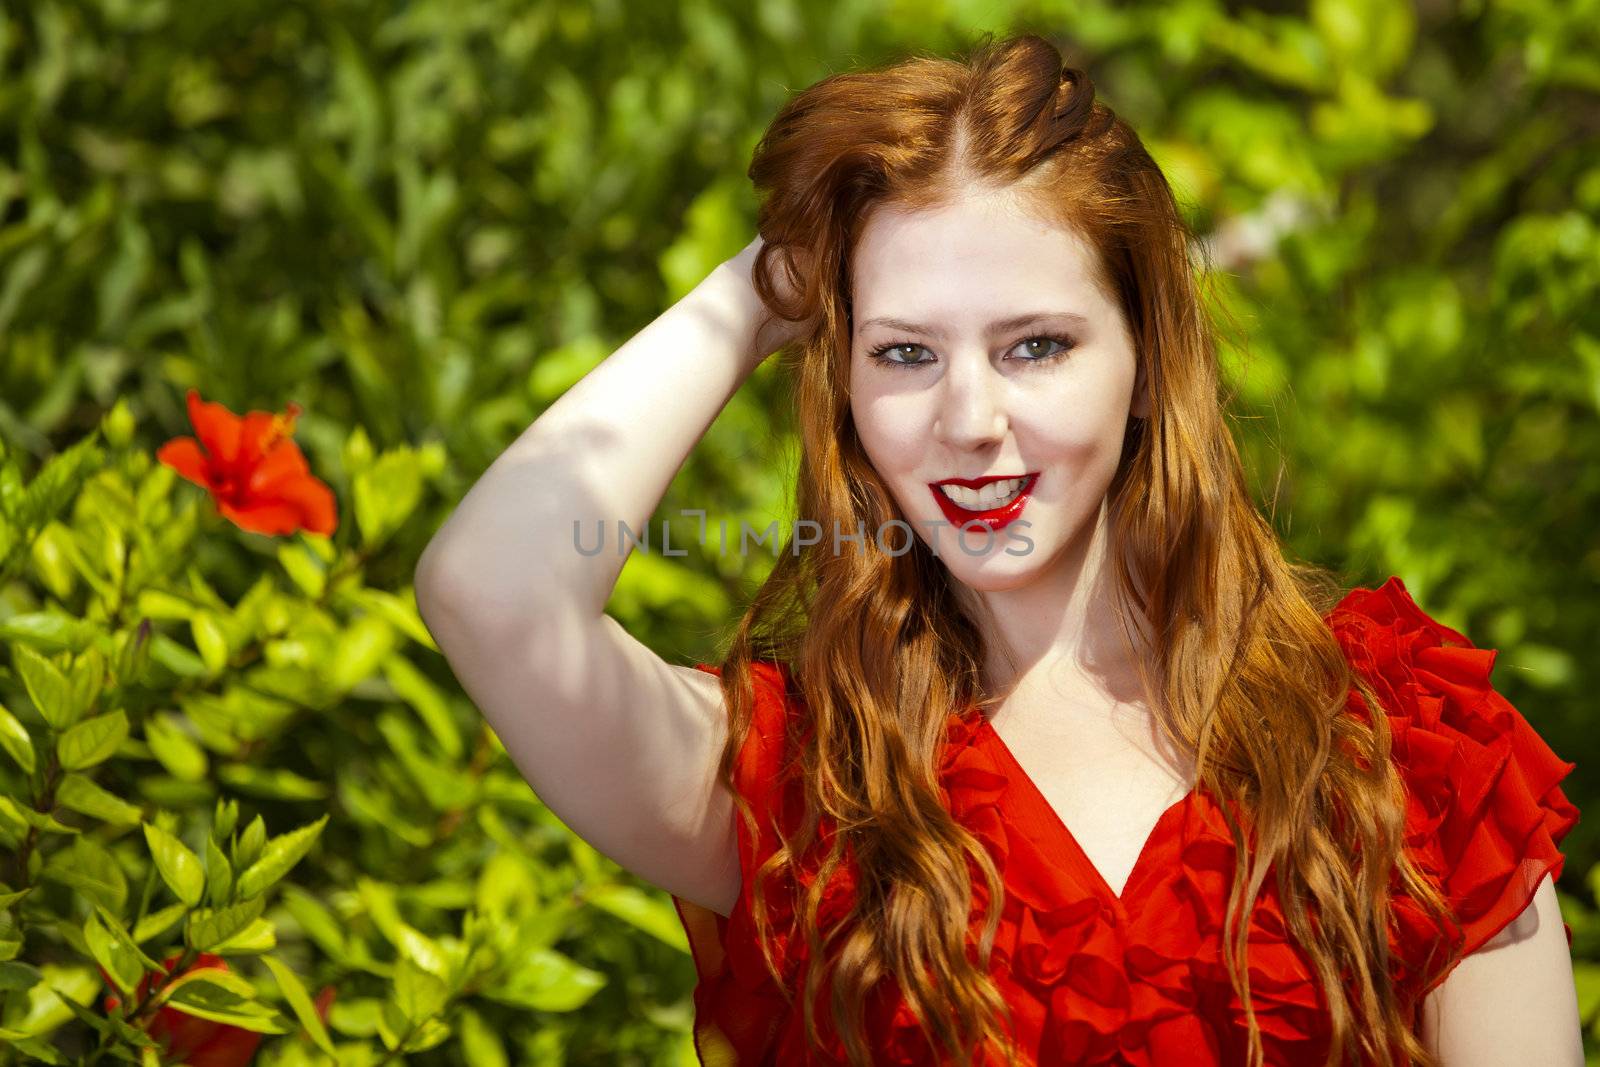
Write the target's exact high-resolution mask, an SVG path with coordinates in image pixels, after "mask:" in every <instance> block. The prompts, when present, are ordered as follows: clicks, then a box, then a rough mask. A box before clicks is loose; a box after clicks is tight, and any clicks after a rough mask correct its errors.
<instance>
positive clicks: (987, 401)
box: [933, 356, 1009, 452]
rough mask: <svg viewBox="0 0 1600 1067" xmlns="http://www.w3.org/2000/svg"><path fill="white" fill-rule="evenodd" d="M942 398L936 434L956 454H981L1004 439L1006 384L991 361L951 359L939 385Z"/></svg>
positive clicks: (936, 423) (937, 415)
mask: <svg viewBox="0 0 1600 1067" xmlns="http://www.w3.org/2000/svg"><path fill="white" fill-rule="evenodd" d="M939 388H940V389H941V390H943V394H942V395H941V396H940V398H939V407H938V411H937V413H936V414H935V417H934V426H933V432H934V436H936V437H938V438H939V439H940V440H942V441H943V442H944V443H945V444H947V445H949V446H950V447H951V448H952V449H955V450H957V451H967V452H970V451H978V450H980V449H982V448H984V447H985V446H988V445H992V444H996V443H998V442H1000V441H1003V440H1004V439H1005V435H1006V430H1007V428H1008V426H1009V423H1008V421H1007V418H1006V412H1005V397H1004V394H1003V390H1004V389H1005V381H1004V380H1003V378H1002V376H1001V375H1000V374H999V373H998V372H997V371H995V370H994V368H992V367H991V366H989V361H988V359H986V358H984V357H982V356H979V357H978V358H975V359H965V360H964V359H961V358H959V357H957V358H955V359H952V360H951V363H950V369H949V370H948V371H947V372H946V373H945V375H944V377H943V380H942V381H940V383H939Z"/></svg>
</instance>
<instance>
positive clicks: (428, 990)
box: [394, 957, 450, 1024]
mask: <svg viewBox="0 0 1600 1067" xmlns="http://www.w3.org/2000/svg"><path fill="white" fill-rule="evenodd" d="M449 998H450V990H449V988H448V987H447V986H446V985H445V984H444V982H443V981H442V980H440V979H439V978H438V977H437V976H435V975H432V974H429V973H428V972H427V971H425V970H423V969H422V968H421V967H420V966H419V965H418V964H417V962H416V961H415V960H412V959H410V958H409V957H401V959H400V960H399V961H398V962H397V963H396V964H395V967H394V999H395V1003H396V1004H398V1005H399V1007H400V1010H401V1012H403V1013H404V1014H405V1017H406V1019H407V1020H408V1021H409V1022H411V1023H412V1024H416V1023H420V1022H422V1021H423V1020H424V1019H428V1018H431V1017H432V1016H434V1015H436V1014H438V1012H439V1010H440V1009H441V1008H443V1007H444V1004H445V1001H446V1000H448V999H449Z"/></svg>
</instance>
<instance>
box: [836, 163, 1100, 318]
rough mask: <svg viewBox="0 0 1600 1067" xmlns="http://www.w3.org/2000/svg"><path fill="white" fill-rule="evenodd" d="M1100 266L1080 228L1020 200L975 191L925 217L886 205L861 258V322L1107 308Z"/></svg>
mask: <svg viewBox="0 0 1600 1067" xmlns="http://www.w3.org/2000/svg"><path fill="white" fill-rule="evenodd" d="M1095 266H1096V261H1095V253H1094V250H1093V248H1092V247H1091V246H1090V245H1089V244H1088V243H1087V242H1086V241H1085V240H1083V238H1082V237H1081V236H1080V235H1079V234H1078V233H1077V232H1076V231H1074V230H1072V229H1070V228H1067V227H1065V226H1063V225H1061V224H1060V223H1056V222H1051V221H1049V220H1046V219H1044V218H1042V217H1040V216H1039V215H1037V214H1035V213H1032V212H1029V211H1027V210H1026V209H1025V208H1024V207H1023V206H1021V203H1020V202H1019V200H1018V199H1017V198H1016V197H1015V196H1011V195H1007V194H1004V193H992V194H982V195H979V194H974V195H971V196H967V197H964V198H962V199H961V200H958V201H955V202H952V203H949V204H945V205H941V206H939V207H937V208H931V209H923V210H919V211H915V212H912V211H908V210H905V209H901V208H898V207H893V206H890V205H882V206H880V207H878V208H876V209H875V210H874V211H873V212H872V214H871V215H870V216H869V218H868V220H867V223H866V225H865V226H864V228H863V230H862V233H861V237H860V239H859V240H858V242H857V244H856V247H855V249H854V251H853V254H852V257H851V272H850V283H851V294H850V298H851V307H852V311H853V313H854V314H853V318H854V319H855V321H857V322H860V321H862V320H864V319H867V318H872V317H875V316H879V315H894V316H900V317H904V318H914V319H917V320H919V321H934V320H939V321H951V320H952V319H954V318H959V317H962V316H964V315H965V314H966V313H967V312H971V313H972V314H975V315H983V316H985V317H987V316H988V315H989V313H991V312H993V311H995V310H997V309H1013V310H1015V309H1022V308H1026V309H1028V310H1033V309H1035V305H1038V306H1040V307H1045V306H1048V307H1051V308H1054V307H1056V306H1058V305H1059V306H1060V308H1061V309H1062V310H1071V309H1074V308H1077V309H1091V308H1102V307H1103V305H1104V303H1105V301H1104V297H1103V296H1102V295H1101V294H1100V293H1099V291H1098V290H1097V288H1096V284H1095V274H1094V268H1095Z"/></svg>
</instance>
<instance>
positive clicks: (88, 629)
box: [0, 611, 96, 652]
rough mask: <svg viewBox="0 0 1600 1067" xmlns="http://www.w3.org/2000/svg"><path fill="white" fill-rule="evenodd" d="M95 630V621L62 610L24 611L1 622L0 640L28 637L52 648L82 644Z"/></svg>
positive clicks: (19, 639) (30, 640)
mask: <svg viewBox="0 0 1600 1067" xmlns="http://www.w3.org/2000/svg"><path fill="white" fill-rule="evenodd" d="M95 632H96V631H95V626H94V624H93V623H90V622H86V621H84V620H83V619H75V618H73V617H72V616H71V615H63V614H62V613H61V612H59V611H30V612H24V613H22V614H20V615H13V616H11V617H10V618H9V619H7V620H6V621H5V622H0V641H25V642H27V643H28V644H30V645H33V646H34V647H35V648H37V649H41V650H49V651H52V652H60V651H63V650H66V649H76V648H82V647H83V646H84V645H86V644H87V643H88V642H90V641H92V640H93V639H94V635H95Z"/></svg>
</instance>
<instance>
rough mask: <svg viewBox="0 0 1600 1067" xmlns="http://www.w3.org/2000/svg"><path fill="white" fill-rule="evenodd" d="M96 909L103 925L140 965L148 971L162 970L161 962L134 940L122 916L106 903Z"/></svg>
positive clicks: (95, 907)
mask: <svg viewBox="0 0 1600 1067" xmlns="http://www.w3.org/2000/svg"><path fill="white" fill-rule="evenodd" d="M94 910H95V914H97V915H99V916H100V923H101V927H102V928H103V929H104V930H105V931H106V932H107V933H109V934H110V935H111V936H112V938H114V939H115V940H116V942H117V943H118V944H120V945H121V946H122V948H123V950H124V951H126V952H131V953H132V954H133V957H134V958H135V959H137V960H138V961H139V965H140V967H142V968H143V969H144V970H146V971H159V970H161V964H159V963H157V962H156V961H155V960H154V959H152V958H151V957H149V956H147V955H145V952H144V949H142V948H140V947H139V944H138V942H137V941H135V940H134V937H133V935H132V934H130V933H129V932H128V928H127V926H125V925H124V924H123V922H122V920H121V919H120V918H118V917H117V916H116V915H115V914H113V913H112V912H111V911H110V910H109V909H108V908H106V906H105V905H104V904H96V905H95V906H94Z"/></svg>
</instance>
